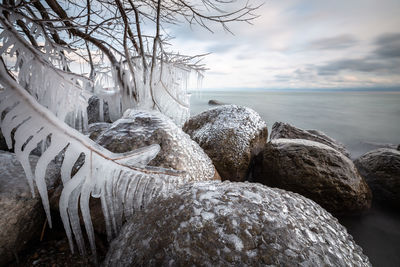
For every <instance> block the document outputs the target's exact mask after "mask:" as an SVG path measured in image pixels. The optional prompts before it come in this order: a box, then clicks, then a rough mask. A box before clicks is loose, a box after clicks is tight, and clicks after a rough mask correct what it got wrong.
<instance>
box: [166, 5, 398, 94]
mask: <svg viewBox="0 0 400 267" xmlns="http://www.w3.org/2000/svg"><path fill="white" fill-rule="evenodd" d="M258 14H259V15H260V17H259V18H258V19H256V20H255V21H254V25H248V24H245V23H244V24H243V23H242V24H232V25H231V30H232V31H233V32H234V34H235V35H231V34H229V33H226V32H224V31H223V30H222V29H219V30H218V31H216V32H215V33H214V34H211V33H209V32H207V31H205V30H201V29H200V30H199V29H197V28H195V29H194V30H191V29H190V28H189V27H185V26H180V27H177V28H174V29H171V31H173V33H172V34H173V35H175V36H176V37H177V38H176V39H175V40H173V41H172V44H173V48H174V50H179V51H180V52H182V53H186V54H201V53H206V52H211V53H212V54H211V55H209V56H207V57H206V59H205V60H204V63H206V65H207V67H208V68H209V70H208V71H207V72H206V75H205V79H204V81H203V88H214V89H223V88H349V87H387V86H398V85H400V1H399V0H267V1H266V2H265V4H264V6H263V7H262V8H260V9H259V11H258Z"/></svg>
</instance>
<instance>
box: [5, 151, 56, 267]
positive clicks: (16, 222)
mask: <svg viewBox="0 0 400 267" xmlns="http://www.w3.org/2000/svg"><path fill="white" fill-rule="evenodd" d="M37 160H38V157H36V156H32V157H31V158H30V161H31V164H32V165H33V166H34V165H36V162H37ZM57 177H58V172H57V168H56V167H55V165H53V164H50V166H49V168H48V169H47V175H46V182H47V186H48V187H47V188H48V189H49V190H50V191H51V190H53V188H54V187H53V186H54V185H55V181H56V178H57ZM0 214H1V216H0V266H4V265H5V264H6V263H7V262H9V261H12V260H14V259H15V258H16V257H18V253H19V251H21V250H22V249H24V248H25V247H26V245H27V243H28V242H29V241H30V240H32V239H35V238H37V240H39V236H40V232H41V229H42V227H43V224H44V222H45V219H46V215H45V213H44V209H43V206H42V202H41V199H40V196H39V194H38V192H37V191H36V196H35V197H32V194H31V190H30V188H29V185H28V181H27V179H26V177H25V172H24V170H23V168H22V166H21V164H20V163H19V161H18V160H17V158H16V156H15V154H13V153H9V152H3V151H0Z"/></svg>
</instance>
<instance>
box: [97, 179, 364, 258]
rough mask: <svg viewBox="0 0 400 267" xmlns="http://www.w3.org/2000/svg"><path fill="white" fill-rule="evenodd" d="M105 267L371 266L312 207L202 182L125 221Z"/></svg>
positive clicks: (242, 187) (278, 194)
mask: <svg viewBox="0 0 400 267" xmlns="http://www.w3.org/2000/svg"><path fill="white" fill-rule="evenodd" d="M103 265H104V266H144V265H145V266H266V265H273V266H371V264H370V263H369V261H368V258H367V257H366V256H365V255H364V254H363V253H362V249H361V248H360V247H359V246H358V245H356V244H355V243H354V241H353V239H352V237H351V236H350V235H349V234H347V232H346V229H345V228H344V227H343V226H341V225H340V224H339V223H338V221H337V220H336V219H335V218H334V217H332V215H330V214H329V213H328V212H326V211H325V210H324V209H322V208H321V207H320V206H319V205H317V204H316V203H314V202H313V201H311V200H309V199H307V198H305V197H302V196H300V195H298V194H295V193H291V192H286V191H284V190H280V189H273V188H268V187H266V186H263V185H260V184H251V183H231V182H223V183H217V182H199V183H194V184H187V185H185V186H184V187H183V188H181V189H179V190H177V191H176V193H175V194H172V195H171V196H170V197H169V198H167V199H159V200H158V201H157V202H154V203H153V204H152V205H150V207H148V209H147V210H145V211H144V212H143V213H141V214H138V216H137V217H135V218H133V219H132V220H131V221H129V222H128V223H127V224H126V225H125V226H124V227H123V229H122V231H121V233H120V235H119V236H118V237H117V238H116V239H115V240H114V241H113V242H112V243H111V245H110V249H109V251H108V254H107V256H106V260H105V261H104V263H103Z"/></svg>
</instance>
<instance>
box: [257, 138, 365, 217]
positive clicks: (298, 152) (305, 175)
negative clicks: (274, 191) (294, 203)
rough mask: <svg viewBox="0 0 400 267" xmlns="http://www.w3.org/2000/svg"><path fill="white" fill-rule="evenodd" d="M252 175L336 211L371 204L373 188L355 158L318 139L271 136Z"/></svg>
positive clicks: (355, 210) (359, 209)
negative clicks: (362, 175)
mask: <svg viewBox="0 0 400 267" xmlns="http://www.w3.org/2000/svg"><path fill="white" fill-rule="evenodd" d="M253 176H254V177H253V179H254V181H255V182H260V183H262V184H265V185H268V186H272V187H278V188H282V189H285V190H290V191H293V192H296V193H299V194H301V195H303V196H305V197H308V198H310V199H312V200H314V201H315V202H317V203H318V204H320V205H321V206H322V207H324V208H325V209H327V210H328V211H330V212H333V213H335V214H346V213H354V212H360V211H363V210H366V209H369V208H370V206H371V198H372V195H371V191H370V189H369V187H368V185H367V184H366V182H365V181H364V179H363V178H362V177H361V176H360V175H359V174H358V171H357V169H356V167H355V166H354V164H353V162H352V161H351V160H350V159H349V158H347V157H346V156H344V155H343V154H342V153H340V152H339V151H337V150H335V149H333V148H331V147H329V146H327V145H324V144H321V143H318V142H314V141H309V140H303V139H273V140H271V141H270V142H269V143H268V144H266V146H265V148H264V150H263V152H262V153H260V155H259V157H258V158H257V162H256V164H255V167H254V175H253Z"/></svg>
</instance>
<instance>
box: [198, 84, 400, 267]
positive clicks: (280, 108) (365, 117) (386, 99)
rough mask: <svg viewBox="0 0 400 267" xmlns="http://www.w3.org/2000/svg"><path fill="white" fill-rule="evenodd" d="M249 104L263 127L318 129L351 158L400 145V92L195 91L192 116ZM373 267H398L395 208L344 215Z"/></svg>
mask: <svg viewBox="0 0 400 267" xmlns="http://www.w3.org/2000/svg"><path fill="white" fill-rule="evenodd" d="M211 99H213V100H218V101H220V102H223V103H226V104H236V105H243V106H247V107H250V108H252V109H254V110H255V111H257V112H258V113H259V114H260V116H261V117H262V118H263V119H264V120H265V122H266V123H267V125H268V129H269V132H270V131H271V127H272V125H273V124H274V122H277V121H281V122H286V123H290V124H292V125H294V126H296V127H299V128H303V129H317V130H321V131H323V132H325V133H326V134H327V135H329V136H330V137H333V138H334V139H336V140H337V141H339V142H341V143H343V144H344V145H345V146H346V147H347V149H348V150H349V151H350V153H351V157H352V159H355V158H357V157H359V156H360V155H362V154H364V153H366V152H368V151H370V150H373V149H375V148H379V147H391V148H396V147H397V145H398V144H400V90H234V91H203V92H194V93H193V94H192V96H191V115H194V114H198V113H200V112H202V111H204V110H206V109H209V108H213V107H215V106H209V105H208V101H209V100H211ZM339 221H340V222H341V223H342V224H343V225H345V226H346V228H347V229H348V231H349V233H350V234H351V235H353V237H354V239H355V241H356V242H357V244H359V245H360V246H361V247H362V248H363V250H364V253H365V254H366V255H367V256H368V257H369V258H370V261H371V263H372V264H373V266H400V211H396V210H390V209H386V208H385V207H382V206H377V205H374V206H373V208H372V209H371V211H369V212H367V213H366V214H364V215H361V216H352V217H343V218H339Z"/></svg>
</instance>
